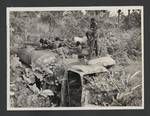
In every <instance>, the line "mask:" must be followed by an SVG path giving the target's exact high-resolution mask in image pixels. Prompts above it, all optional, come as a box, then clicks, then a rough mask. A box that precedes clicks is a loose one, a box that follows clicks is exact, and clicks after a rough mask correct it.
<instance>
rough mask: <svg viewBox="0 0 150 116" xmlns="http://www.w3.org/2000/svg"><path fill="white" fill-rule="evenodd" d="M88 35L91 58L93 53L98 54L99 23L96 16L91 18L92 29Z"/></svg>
mask: <svg viewBox="0 0 150 116" xmlns="http://www.w3.org/2000/svg"><path fill="white" fill-rule="evenodd" d="M86 36H87V44H88V46H89V48H90V50H89V59H91V57H92V55H93V53H95V55H96V56H97V55H98V50H97V23H96V21H95V19H94V18H91V22H90V30H89V31H88V32H87V33H86Z"/></svg>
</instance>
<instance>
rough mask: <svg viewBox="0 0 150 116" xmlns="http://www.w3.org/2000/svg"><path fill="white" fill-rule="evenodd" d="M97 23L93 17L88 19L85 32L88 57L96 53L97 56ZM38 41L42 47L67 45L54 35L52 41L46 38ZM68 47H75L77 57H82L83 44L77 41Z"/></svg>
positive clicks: (53, 47) (52, 47) (50, 47)
mask: <svg viewBox="0 0 150 116" xmlns="http://www.w3.org/2000/svg"><path fill="white" fill-rule="evenodd" d="M97 29H98V26H97V23H96V21H95V19H94V18H91V21H90V29H89V30H88V31H87V32H86V37H87V48H88V59H91V58H92V56H94V55H96V56H98V49H97V47H98V45H97V38H98V34H97ZM40 43H41V46H42V47H43V48H48V49H56V48H59V47H62V46H63V44H64V46H67V43H66V42H63V41H62V40H60V38H59V37H56V38H55V39H54V41H48V40H46V39H42V38H41V39H40ZM68 47H69V49H70V48H71V49H75V51H76V53H77V54H78V58H83V57H84V54H82V51H83V46H82V44H81V43H80V42H79V41H77V42H76V43H75V45H73V47H70V46H68Z"/></svg>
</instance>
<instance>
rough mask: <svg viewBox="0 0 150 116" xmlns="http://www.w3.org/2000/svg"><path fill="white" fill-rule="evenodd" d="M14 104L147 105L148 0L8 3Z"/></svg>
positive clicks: (10, 97) (83, 107) (69, 107)
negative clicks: (144, 2)
mask: <svg viewBox="0 0 150 116" xmlns="http://www.w3.org/2000/svg"><path fill="white" fill-rule="evenodd" d="M6 18H7V110H12V111H13V110H15V111H16V110H121V109H144V30H143V21H144V20H143V6H86V7H85V6H84V7H82V6H80V7H7V17H6Z"/></svg>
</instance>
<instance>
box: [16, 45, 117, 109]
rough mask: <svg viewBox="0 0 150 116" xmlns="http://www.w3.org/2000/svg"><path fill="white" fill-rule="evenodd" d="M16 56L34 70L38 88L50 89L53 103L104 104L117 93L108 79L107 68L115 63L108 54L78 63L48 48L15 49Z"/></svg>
mask: <svg viewBox="0 0 150 116" xmlns="http://www.w3.org/2000/svg"><path fill="white" fill-rule="evenodd" d="M17 55H18V57H19V58H20V60H21V61H22V62H23V63H25V64H26V65H28V66H30V68H31V69H32V71H33V72H34V75H35V76H36V78H37V79H38V80H39V81H38V82H39V83H40V86H39V85H38V84H37V86H38V88H39V90H47V89H50V90H52V91H53V92H54V94H53V95H55V97H56V96H57V98H58V99H59V100H57V101H56V100H55V101H56V103H57V105H56V106H63V107H80V106H87V105H88V104H92V105H104V104H107V103H111V101H112V99H113V97H115V96H116V95H117V92H118V91H117V90H116V87H115V85H113V83H112V82H111V81H110V79H109V78H110V72H109V68H110V67H112V66H113V65H115V61H114V60H113V59H112V58H111V57H102V58H95V59H92V60H89V61H88V62H87V64H82V63H81V62H80V61H79V60H78V59H71V58H70V59H60V58H59V57H58V54H57V53H54V52H52V51H50V50H35V49H31V48H30V49H28V48H24V49H20V50H18V53H17ZM29 78H30V77H29ZM110 88H111V89H110ZM91 98H92V99H91ZM97 98H98V99H97ZM96 99H97V100H96ZM58 101H59V103H58ZM104 102H105V103H104Z"/></svg>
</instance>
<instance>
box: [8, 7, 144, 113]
mask: <svg viewBox="0 0 150 116" xmlns="http://www.w3.org/2000/svg"><path fill="white" fill-rule="evenodd" d="M114 8H116V9H140V10H141V37H142V38H141V41H142V42H141V43H142V105H141V106H106V107H105V106H101V107H100V106H94V107H38V108H34V107H29V108H27V107H21V108H15V107H11V106H10V102H9V101H10V26H9V25H10V21H9V18H10V17H9V16H10V14H9V13H10V12H11V11H62V10H63V11H69V10H104V9H105V10H110V11H111V9H114ZM6 12H7V14H6V20H7V23H6V27H7V81H6V82H7V84H6V85H7V111H42V110H43V111H44V110H45V111H47V110H143V109H144V6H80V7H68V6H66V7H7V8H6Z"/></svg>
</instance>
